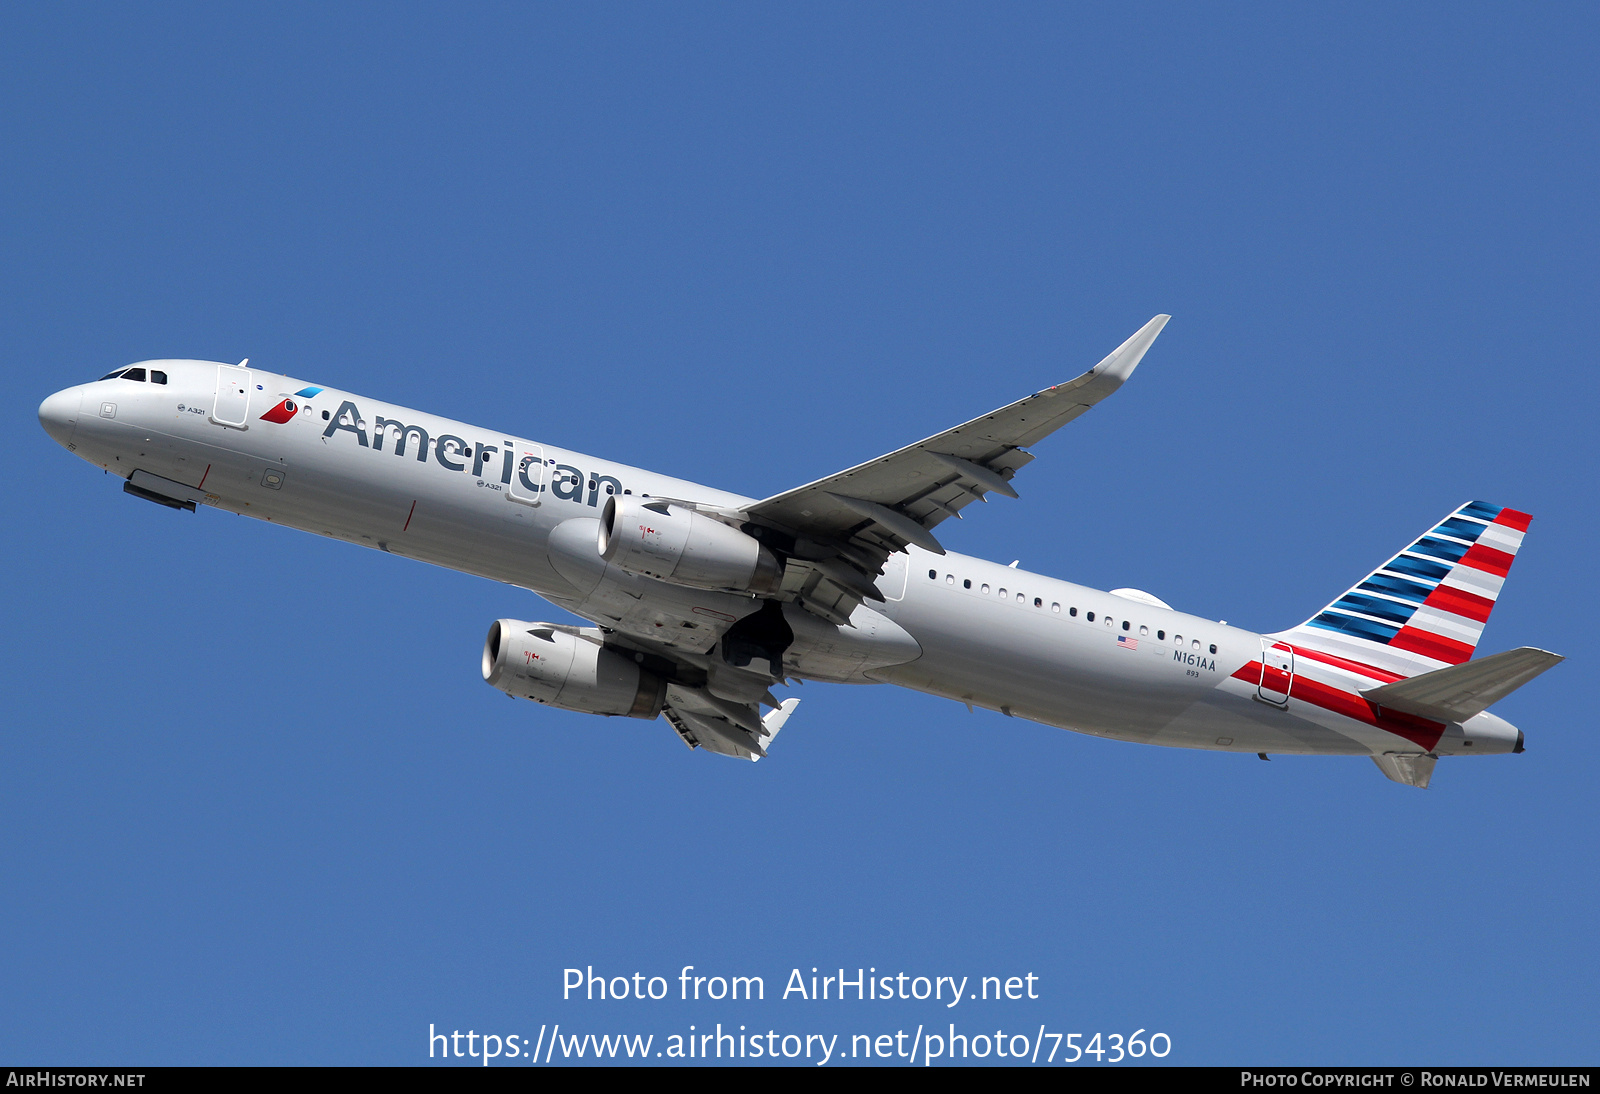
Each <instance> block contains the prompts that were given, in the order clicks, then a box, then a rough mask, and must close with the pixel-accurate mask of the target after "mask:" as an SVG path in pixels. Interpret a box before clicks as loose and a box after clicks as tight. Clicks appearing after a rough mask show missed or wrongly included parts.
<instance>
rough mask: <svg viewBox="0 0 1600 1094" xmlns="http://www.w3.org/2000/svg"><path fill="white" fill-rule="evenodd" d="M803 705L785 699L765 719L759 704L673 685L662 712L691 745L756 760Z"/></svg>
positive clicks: (770, 745) (793, 700) (798, 701)
mask: <svg viewBox="0 0 1600 1094" xmlns="http://www.w3.org/2000/svg"><path fill="white" fill-rule="evenodd" d="M799 705H800V700H799V699H785V700H784V701H783V702H782V703H780V704H779V705H778V709H776V710H774V711H773V712H772V713H771V714H768V715H767V716H766V717H765V718H763V717H761V712H760V708H759V707H758V706H757V705H756V704H755V703H748V704H747V703H734V702H730V701H728V700H725V699H720V698H718V697H717V696H714V695H712V694H711V693H710V692H708V691H706V690H705V689H703V688H690V687H682V686H680V685H677V684H673V685H671V686H669V687H668V688H667V704H666V706H665V708H664V709H663V710H662V713H663V714H665V715H666V717H667V721H668V723H670V724H671V726H672V728H673V730H675V731H676V732H677V734H678V736H679V737H681V738H683V743H684V744H686V745H688V746H689V747H690V748H703V749H706V750H707V751H709V752H720V753H722V754H723V755H724V756H734V757H737V758H739V759H742V760H751V761H755V760H759V759H761V758H762V757H763V756H765V755H766V754H767V749H768V748H771V747H772V741H773V739H774V738H775V737H777V736H778V731H779V730H780V729H782V728H783V724H784V723H785V722H787V721H788V720H789V715H791V714H793V713H794V708H795V707H797V706H799Z"/></svg>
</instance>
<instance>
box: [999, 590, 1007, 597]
mask: <svg viewBox="0 0 1600 1094" xmlns="http://www.w3.org/2000/svg"><path fill="white" fill-rule="evenodd" d="M1000 595H1001V596H1005V595H1006V591H1005V589H1003V588H1002V589H1001V590H1000Z"/></svg>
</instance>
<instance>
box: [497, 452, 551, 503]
mask: <svg viewBox="0 0 1600 1094" xmlns="http://www.w3.org/2000/svg"><path fill="white" fill-rule="evenodd" d="M512 454H513V455H512V460H511V483H510V485H509V486H507V487H506V496H507V497H508V498H510V499H511V500H512V501H520V502H521V503H522V504H523V505H538V504H539V501H540V498H539V492H540V491H541V490H543V489H544V449H543V448H541V447H540V446H539V445H536V444H527V443H524V442H521V441H519V442H517V443H516V444H515V445H514V446H512Z"/></svg>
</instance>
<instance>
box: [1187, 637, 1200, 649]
mask: <svg viewBox="0 0 1600 1094" xmlns="http://www.w3.org/2000/svg"><path fill="white" fill-rule="evenodd" d="M1189 647H1190V648H1191V649H1196V650H1197V649H1199V648H1200V639H1198V638H1196V639H1195V640H1194V641H1193V642H1190V643H1189Z"/></svg>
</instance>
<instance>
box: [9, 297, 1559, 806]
mask: <svg viewBox="0 0 1600 1094" xmlns="http://www.w3.org/2000/svg"><path fill="white" fill-rule="evenodd" d="M1169 318H1170V317H1169V316H1166V315H1158V316H1156V317H1155V318H1153V319H1151V320H1150V322H1148V323H1146V324H1145V325H1144V326H1143V327H1141V328H1140V329H1139V330H1138V331H1137V332H1135V333H1134V334H1133V336H1132V337H1130V338H1129V339H1128V340H1127V341H1125V342H1124V343H1122V345H1120V346H1118V347H1117V348H1116V349H1115V350H1114V351H1112V353H1111V354H1109V355H1108V356H1107V357H1106V358H1105V359H1104V360H1102V361H1101V362H1100V363H1099V364H1097V365H1095V366H1094V367H1093V368H1092V369H1090V370H1089V371H1087V372H1085V373H1083V374H1082V375H1081V376H1079V377H1077V378H1076V379H1074V380H1070V381H1068V382H1066V383H1063V384H1058V385H1056V386H1054V387H1049V388H1046V389H1045V390H1043V391H1040V392H1037V393H1036V394H1033V395H1030V396H1028V397H1026V398H1024V399H1020V400H1018V401H1017V402H1014V403H1011V404H1010V405H1009V406H1004V407H1001V408H1000V409H998V410H995V411H993V412H992V413H989V414H984V415H982V416H980V417H977V418H974V419H972V420H971V421H969V422H966V423H964V424H962V425H958V426H956V427H954V428H953V429H947V430H945V431H944V432H942V433H936V434H934V435H933V436H931V437H928V438H926V439H925V440H921V441H918V442H916V443H915V444H910V445H907V446H905V447H904V448H900V449H897V450H895V451H893V452H890V453H889V454H888V455H885V456H881V457H879V458H877V459H874V460H869V461H867V462H866V463H863V464H859V465H857V466H855V467H851V468H848V469H846V470H844V471H840V472H839V473H838V474H835V475H830V476H828V477H827V478H823V479H819V480H817V481H816V482H812V483H808V484H806V485H804V486H799V487H796V488H794V489H791V490H786V491H784V492H782V493H779V494H775V495H773V496H771V497H768V498H764V499H756V498H748V497H744V496H741V495H738V494H733V493H729V492H727V491H724V490H718V489H715V488H713V487H709V486H702V485H700V484H697V483H692V482H687V481H684V480H681V479H676V478H671V477H668V476H665V475H660V474H656V473H654V472H651V471H647V470H644V469H641V468H637V467H629V466H625V465H622V464H618V463H613V462H611V461H608V460H604V459H601V458H599V457H596V456H589V455H585V454H582V453H578V452H573V451H570V450H567V449H564V448H558V447H556V446H554V445H551V444H548V443H544V442H541V441H535V440H528V439H524V438H522V437H520V436H518V435H517V434H515V433H510V432H504V431H499V430H491V429H484V428H482V427H479V426H474V425H468V424H466V423H464V422H458V421H452V420H449V419H446V418H440V417H436V416H434V415H431V414H425V413H423V412H421V411H416V410H410V409H407V408H404V407H399V406H394V405H392V404H389V403H384V402H379V401H378V400H375V399H370V398H367V397H365V396H362V395H357V394H354V393H351V392H347V391H340V390H337V389H334V388H329V387H325V386H322V385H320V384H316V383H310V382H307V381H305V380H300V379H293V378H291V377H288V376H284V375H279V374H277V373H272V372H268V371H265V370H262V369H255V368H251V367H250V366H249V360H248V359H246V360H244V361H241V362H239V364H237V365H232V364H227V363H224V362H217V361H192V360H162V361H144V362H140V363H138V364H135V365H130V366H127V367H124V368H119V369H117V370H116V371H114V372H111V373H109V374H107V375H105V376H103V377H101V378H100V379H99V380H96V381H94V382H93V383H87V384H80V385H78V386H75V387H69V388H66V389H65V390H63V391H58V392H56V393H55V394H54V395H51V396H49V397H48V398H47V399H45V400H44V402H43V403H42V404H41V405H40V407H39V421H40V424H41V425H42V426H43V427H44V430H45V432H46V433H47V434H49V436H50V437H51V438H52V439H54V440H55V441H56V442H57V443H59V444H61V445H62V446H64V447H65V448H66V449H67V450H68V451H70V452H73V453H75V454H76V455H78V456H79V457H81V458H82V459H84V460H86V461H88V462H89V463H91V464H94V465H96V466H98V467H101V468H104V469H105V470H107V471H110V472H115V474H116V475H117V476H118V477H120V478H122V479H123V480H124V482H123V486H122V489H123V491H124V492H126V493H128V494H131V495H132V496H134V497H136V498H140V499H143V500H145V501H149V502H154V503H155V504H158V505H163V506H167V507H169V508H172V509H175V510H187V511H189V512H194V511H196V507H197V506H200V505H206V506H211V507H214V508H217V509H223V510H226V511H228V512H232V513H237V514H241V515H244V516H250V517H255V518H257V519H260V520H266V521H272V522H274V523H278V524H284V525H288V526H289V527H292V528H298V529H301V530H302V531H307V532H313V533H316V534H318V535H323V536H328V537H331V538H334V539H341V540H345V541H347V542H350V543H354V544H357V545H360V546H364V547H370V548H373V549H376V550H380V551H386V552H388V553H390V554H395V555H401V556H404V557H407V558H412V559H417V560H420V561H423V562H428V563H432V564H434V565H439V566H448V567H450V568H452V569H456V570H461V571H464V572H466V573H471V574H477V575H479V576H481V577H486V578H490V579H493V580H495V581H501V582H505V583H507V584H511V585H515V586H518V587H521V588H523V589H527V590H530V591H532V592H534V593H537V594H538V595H540V596H542V597H544V598H545V599H546V600H548V601H550V602H552V603H554V604H557V605H559V606H560V607H562V608H564V609H566V610H567V611H569V612H571V613H572V614H573V615H575V616H578V617H581V618H583V619H586V620H588V621H589V622H590V623H591V624H593V625H592V626H572V625H568V624H564V623H545V622H536V621H526V620H519V619H510V618H506V619H499V620H496V621H495V622H494V623H493V624H492V625H491V626H490V628H489V633H488V637H487V638H486V640H485V642H484V646H483V653H482V671H483V678H484V680H485V681H487V682H488V683H489V684H491V685H493V686H494V687H496V688H498V689H500V690H501V691H503V692H505V693H506V694H508V695H510V696H512V697H515V698H523V699H531V700H534V701H535V702H539V703H543V704H546V705H549V706H554V707H560V708H562V709H565V710H574V711H583V712H587V713H591V714H599V715H608V716H621V717H630V718H640V719H646V720H652V721H653V720H655V719H657V718H660V717H665V719H666V721H667V723H668V724H669V725H670V726H671V728H672V729H673V731H675V732H676V733H677V735H678V736H679V737H680V738H681V739H682V740H683V742H684V743H685V744H686V745H688V746H689V747H690V748H691V749H695V748H698V749H701V750H704V751H707V752H713V753H718V754H721V755H724V756H730V757H735V758H739V759H745V760H751V761H754V760H759V759H761V758H763V757H766V756H767V755H768V752H769V750H770V749H771V747H772V744H773V741H774V739H775V738H776V737H777V735H778V732H779V730H780V729H782V728H783V726H784V725H786V724H787V722H788V720H789V719H790V717H791V715H792V714H793V713H794V710H795V707H796V705H797V704H798V702H799V700H798V699H796V698H787V699H784V700H782V701H780V700H779V699H777V698H776V697H775V696H774V695H773V692H772V689H773V688H774V687H776V686H780V685H788V684H789V683H791V682H805V681H821V682H832V683H855V684H865V683H885V684H896V685H899V686H901V687H906V688H912V689H914V690H917V691H922V692H927V693H929V694H932V695H938V696H942V697H944V698H947V699H953V700H955V701H957V702H961V703H964V704H966V705H967V707H968V708H969V709H975V708H978V707H982V708H985V709H988V710H993V711H998V712H999V713H1001V714H1004V715H1007V716H1009V717H1015V718H1022V719H1025V720H1028V721H1033V722H1038V723H1042V724H1044V725H1048V726H1055V727H1059V728H1061V729H1069V730H1075V731H1077V732H1080V733H1087V734H1093V735H1095V736H1100V737H1108V738H1113V739H1116V740H1122V741H1137V742H1142V743H1145V744H1154V745H1164V746H1170V747H1176V748H1195V749H1207V750H1213V751H1224V752H1237V753H1245V754H1249V753H1255V754H1257V755H1258V756H1260V757H1261V758H1262V759H1267V758H1269V756H1270V755H1272V754H1279V755H1285V754H1302V755H1320V756H1349V755H1354V756H1369V757H1371V758H1372V760H1373V761H1374V762H1375V763H1376V764H1377V766H1378V768H1379V769H1380V770H1381V771H1382V772H1383V774H1384V775H1386V776H1387V777H1388V778H1390V779H1392V780H1394V781H1395V782H1397V783H1401V784H1403V785H1408V786H1414V787H1424V788H1425V787H1427V786H1428V783H1429V780H1430V778H1431V777H1432V774H1433V770H1434V765H1435V763H1436V762H1437V760H1438V759H1439V758H1440V757H1442V756H1482V755H1488V754H1494V753H1506V752H1514V753H1520V752H1522V751H1523V734H1522V732H1521V731H1520V730H1518V729H1517V728H1516V727H1515V726H1512V725H1511V724H1509V723H1508V722H1506V721H1505V720H1503V719H1501V718H1499V717H1498V716H1496V715H1494V714H1491V713H1489V712H1488V709H1487V708H1488V707H1489V706H1490V705H1491V704H1493V703H1495V702H1496V701H1498V700H1500V699H1502V698H1504V697H1505V696H1506V695H1508V694H1510V693H1511V692H1512V691H1513V690H1515V689H1516V688H1518V687H1520V686H1522V685H1523V684H1525V683H1527V682H1528V681H1529V680H1532V679H1533V678H1534V677H1536V676H1538V675H1539V674H1540V673H1542V672H1544V671H1545V670H1546V669H1549V668H1550V667H1551V666H1553V665H1555V664H1557V663H1558V662H1560V661H1562V660H1563V658H1562V657H1561V656H1559V655H1557V654H1554V653H1550V652H1547V651H1545V650H1540V649H1535V648H1533V647H1523V648H1521V649H1514V650H1508V651H1505V652H1502V653H1496V654H1492V655H1490V656H1487V657H1481V658H1476V657H1474V654H1475V653H1476V650H1477V645H1478V639H1479V637H1480V635H1481V634H1482V632H1483V626H1484V624H1485V622H1487V620H1488V618H1489V613H1490V610H1491V609H1492V608H1493V607H1494V604H1495V600H1496V598H1497V596H1498V595H1499V592H1500V588H1501V586H1502V584H1503V583H1504V580H1505V577H1506V573H1507V571H1508V570H1509V569H1510V566H1511V562H1512V560H1513V558H1514V557H1515V555H1516V553H1517V549H1518V547H1519V546H1520V545H1521V543H1522V539H1523V535H1524V533H1525V532H1526V531H1527V528H1528V523H1529V520H1530V519H1531V518H1530V517H1529V516H1528V515H1527V514H1526V513H1522V512H1519V511H1517V510H1514V509H1508V508H1503V507H1500V506H1495V505H1490V504H1487V503H1484V502H1480V501H1469V502H1467V503H1466V504H1464V505H1461V506H1459V507H1458V508H1456V509H1454V510H1453V511H1451V512H1450V513H1449V514H1448V515H1447V516H1445V518H1444V519H1443V520H1442V521H1440V522H1438V523H1437V524H1435V525H1433V526H1432V527H1431V528H1429V529H1428V530H1427V531H1425V532H1424V533H1422V534H1421V535H1420V536H1419V537H1418V538H1417V539H1416V540H1414V541H1412V542H1410V543H1408V544H1407V545H1405V546H1404V547H1402V548H1401V549H1400V551H1399V552H1397V553H1396V554H1395V555H1394V556H1393V557H1392V558H1390V559H1388V560H1387V561H1385V562H1383V563H1382V565H1380V566H1378V567H1377V568H1376V569H1374V570H1373V571H1372V572H1371V573H1370V574H1368V575H1367V576H1366V577H1365V578H1363V579H1362V580H1361V581H1359V582H1357V583H1356V584H1355V585H1354V586H1353V587H1352V588H1350V589H1349V590H1348V591H1347V592H1345V593H1343V594H1342V595H1340V596H1339V597H1337V598H1335V599H1334V600H1333V601H1332V602H1331V603H1329V604H1328V605H1327V606H1326V607H1325V608H1323V609H1322V610H1320V611H1318V612H1316V613H1315V614H1314V615H1312V616H1311V617H1310V618H1309V619H1307V620H1306V621H1305V622H1304V623H1301V624H1299V625H1298V626H1295V627H1291V628H1289V629H1287V630H1283V631H1277V632H1274V633H1268V634H1258V633H1256V632H1253V631H1249V630H1245V629H1243V628H1239V627H1231V626H1228V625H1227V624H1226V623H1222V622H1215V621H1212V620H1209V619H1203V618H1200V617H1197V616H1193V615H1189V614H1186V613H1184V612H1180V611H1177V610H1175V609H1174V608H1172V607H1171V606H1169V605H1168V604H1166V603H1165V602H1163V601H1162V600H1160V599H1158V598H1157V597H1155V596H1152V595H1151V594H1149V593H1147V592H1143V591H1140V590H1138V589H1131V588H1127V589H1112V590H1110V591H1106V592H1102V591H1099V590H1095V589H1090V588H1085V587H1084V586H1081V585H1075V584H1072V583H1070V582H1067V581H1062V580H1059V579H1057V578H1053V577H1047V576H1044V575H1042V574H1035V573H1029V572H1028V571H1025V570H1021V569H1018V568H1017V564H1016V563H1012V564H1011V565H1010V566H1004V565H1000V564H997V563H993V562H986V561H984V560H982V559H978V558H973V557H970V556H966V555H961V554H957V553H956V552H953V551H947V550H946V549H945V547H944V546H943V544H941V543H940V541H939V540H938V539H937V538H936V537H935V535H934V529H935V528H937V527H938V526H939V525H940V524H941V523H942V522H944V521H945V520H947V519H949V518H951V517H958V516H960V515H961V511H962V510H963V509H965V508H966V507H967V506H968V505H969V504H971V503H972V502H974V501H979V500H982V501H987V500H988V498H989V496H990V495H1000V496H1002V497H1007V498H1015V497H1017V496H1018V495H1017V491H1016V489H1015V488H1014V487H1013V485H1012V483H1013V480H1014V478H1015V477H1016V475H1017V473H1018V472H1019V471H1020V470H1022V468H1023V467H1025V466H1026V465H1027V464H1028V463H1030V462H1031V461H1032V460H1033V459H1034V456H1033V454H1032V453H1031V452H1030V451H1029V449H1030V448H1031V447H1033V446H1034V445H1036V444H1038V443H1039V442H1040V441H1042V440H1044V439H1045V438H1046V437H1048V436H1049V435H1050V434H1052V433H1054V432H1055V431H1056V430H1057V429H1060V428H1061V427H1062V426H1064V425H1066V424H1067V423H1069V422H1071V421H1072V420H1073V419H1075V418H1077V417H1079V416H1080V415H1082V414H1084V413H1085V412H1087V411H1088V410H1089V409H1090V408H1091V407H1094V406H1096V405H1097V404H1098V403H1100V402H1101V401H1102V400H1103V399H1105V398H1106V397H1108V396H1110V395H1111V394H1113V393H1114V392H1116V391H1117V390H1118V389H1119V388H1120V387H1121V386H1122V385H1123V383H1124V382H1125V381H1126V380H1127V379H1128V377H1129V376H1130V375H1132V373H1133V371H1134V369H1135V368H1136V367H1137V366H1138V364H1139V362H1140V361H1141V360H1142V359H1143V358H1144V356H1145V354H1146V352H1147V351H1148V350H1149V349H1150V346H1151V344H1152V343H1153V342H1154V341H1155V339H1156V336H1157V335H1158V334H1160V332H1161V330H1162V328H1163V327H1164V326H1165V325H1166V323H1167V320H1168V319H1169ZM764 710H765V711H767V713H763V711H764Z"/></svg>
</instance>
